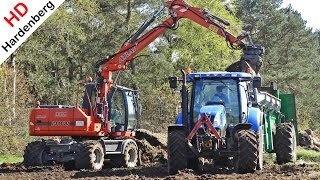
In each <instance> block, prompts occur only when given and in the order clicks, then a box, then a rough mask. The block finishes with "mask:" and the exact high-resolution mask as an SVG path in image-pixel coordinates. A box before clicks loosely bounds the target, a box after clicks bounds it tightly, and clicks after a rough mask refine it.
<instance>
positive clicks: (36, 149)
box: [23, 141, 47, 167]
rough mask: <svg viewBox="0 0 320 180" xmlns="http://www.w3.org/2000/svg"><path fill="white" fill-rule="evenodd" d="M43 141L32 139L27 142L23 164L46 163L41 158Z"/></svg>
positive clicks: (43, 148)
mask: <svg viewBox="0 0 320 180" xmlns="http://www.w3.org/2000/svg"><path fill="white" fill-rule="evenodd" d="M45 147H46V142H45V141H34V142H30V143H28V145H27V147H26V149H25V150H24V155H23V159H24V160H23V164H24V165H25V166H27V167H28V166H43V165H46V164H47V163H46V162H45V161H44V159H43V154H44V150H45Z"/></svg>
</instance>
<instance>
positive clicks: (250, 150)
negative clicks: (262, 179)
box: [234, 130, 258, 173]
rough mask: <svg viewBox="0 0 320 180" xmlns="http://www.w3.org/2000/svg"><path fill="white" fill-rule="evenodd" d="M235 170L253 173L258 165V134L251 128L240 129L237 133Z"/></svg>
mask: <svg viewBox="0 0 320 180" xmlns="http://www.w3.org/2000/svg"><path fill="white" fill-rule="evenodd" d="M235 142H236V149H237V150H238V152H239V153H238V156H237V157H236V158H235V162H234V163H235V170H236V171H237V172H238V173H253V172H254V171H255V170H256V167H257V160H258V142H257V135H256V134H255V133H254V132H253V131H251V130H240V131H239V132H238V133H237V134H236V141H235Z"/></svg>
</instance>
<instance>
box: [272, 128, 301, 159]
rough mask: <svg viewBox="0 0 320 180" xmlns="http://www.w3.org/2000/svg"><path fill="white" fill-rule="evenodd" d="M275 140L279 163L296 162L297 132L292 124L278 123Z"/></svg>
mask: <svg viewBox="0 0 320 180" xmlns="http://www.w3.org/2000/svg"><path fill="white" fill-rule="evenodd" d="M274 141H275V147H274V149H275V152H276V156H277V163H278V164H283V163H287V162H295V161H296V160H297V155H296V149H297V144H296V133H295V129H294V126H293V125H292V124H290V123H281V124H278V125H277V129H276V135H275V140H274Z"/></svg>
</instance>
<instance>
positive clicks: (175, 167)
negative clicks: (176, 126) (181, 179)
mask: <svg viewBox="0 0 320 180" xmlns="http://www.w3.org/2000/svg"><path fill="white" fill-rule="evenodd" d="M186 137H187V134H186V131H184V130H173V131H169V134H168V172H169V174H176V173H177V172H178V171H179V170H182V169H185V168H187V165H188V162H187V161H188V157H187V144H186Z"/></svg>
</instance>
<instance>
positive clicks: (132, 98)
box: [108, 86, 141, 132]
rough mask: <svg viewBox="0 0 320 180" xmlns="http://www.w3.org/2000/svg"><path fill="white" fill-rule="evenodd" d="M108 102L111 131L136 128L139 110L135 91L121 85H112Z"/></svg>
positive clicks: (139, 106)
mask: <svg viewBox="0 0 320 180" xmlns="http://www.w3.org/2000/svg"><path fill="white" fill-rule="evenodd" d="M108 104H109V114H108V116H109V121H110V124H111V132H124V131H132V130H134V129H136V128H137V126H138V124H139V119H140V112H141V111H140V109H141V105H140V101H139V96H138V92H137V91H134V90H132V89H128V88H125V87H122V86H115V87H112V88H111V92H110V94H109V95H108Z"/></svg>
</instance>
